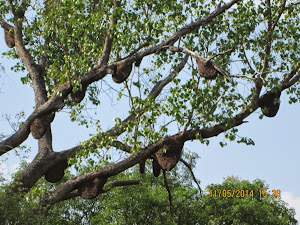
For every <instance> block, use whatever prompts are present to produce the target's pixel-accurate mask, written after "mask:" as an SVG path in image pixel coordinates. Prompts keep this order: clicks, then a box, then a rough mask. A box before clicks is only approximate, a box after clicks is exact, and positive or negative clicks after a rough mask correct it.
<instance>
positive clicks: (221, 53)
mask: <svg viewBox="0 0 300 225" xmlns="http://www.w3.org/2000/svg"><path fill="white" fill-rule="evenodd" d="M232 50H233V49H228V50H226V51H224V52H220V53H218V54H215V55H213V56H212V57H210V58H209V59H208V60H207V61H211V60H213V59H214V58H216V57H218V56H220V55H225V54H227V53H229V52H232Z"/></svg>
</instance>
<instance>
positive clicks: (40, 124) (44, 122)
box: [30, 113, 54, 139]
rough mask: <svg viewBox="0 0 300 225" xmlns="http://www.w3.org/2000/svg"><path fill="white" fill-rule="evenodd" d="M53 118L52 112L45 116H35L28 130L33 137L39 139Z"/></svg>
mask: <svg viewBox="0 0 300 225" xmlns="http://www.w3.org/2000/svg"><path fill="white" fill-rule="evenodd" d="M53 119H54V113H53V114H51V115H47V116H41V117H38V118H36V119H35V120H34V121H33V122H32V123H31V125H30V132H31V134H32V136H33V137H34V138H35V139H41V138H42V137H43V136H44V134H45V133H46V130H47V129H48V127H49V125H50V123H51V122H52V121H53Z"/></svg>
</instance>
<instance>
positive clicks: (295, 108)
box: [0, 32, 300, 220]
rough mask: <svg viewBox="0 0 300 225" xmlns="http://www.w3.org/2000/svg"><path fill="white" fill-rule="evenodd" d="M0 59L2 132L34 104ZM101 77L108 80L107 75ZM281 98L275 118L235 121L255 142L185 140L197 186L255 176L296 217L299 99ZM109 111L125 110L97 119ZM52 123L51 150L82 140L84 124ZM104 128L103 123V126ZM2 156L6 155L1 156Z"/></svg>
mask: <svg viewBox="0 0 300 225" xmlns="http://www.w3.org/2000/svg"><path fill="white" fill-rule="evenodd" d="M0 46H1V49H0V52H2V51H3V50H5V49H4V48H3V46H4V37H3V32H0ZM0 63H1V64H2V65H3V66H5V68H6V71H5V72H2V71H1V72H0V102H1V109H0V128H1V129H0V133H1V132H3V133H7V132H8V131H10V127H9V125H8V123H7V121H6V119H5V118H4V117H2V116H3V115H4V114H8V115H11V117H12V118H14V116H15V114H16V113H18V112H20V111H22V110H24V111H25V113H26V115H27V116H28V115H30V113H31V112H32V110H33V106H34V102H33V101H34V96H33V90H32V89H31V87H29V86H24V85H22V84H21V82H20V77H21V74H16V73H14V72H12V71H10V67H11V66H12V64H11V62H10V61H8V60H7V59H3V58H1V59H0ZM106 79H111V77H110V75H109V76H108V77H107V78H106ZM105 97H106V96H105V95H102V96H101V101H102V106H101V107H102V109H105V105H109V103H108V102H107V101H103V100H104V98H105ZM281 102H282V103H281V107H280V110H279V112H278V114H277V116H276V117H275V118H266V117H265V118H264V119H263V120H259V119H258V116H259V114H258V113H254V114H253V115H252V116H250V117H249V118H247V121H249V122H248V123H246V124H243V125H242V126H240V129H239V130H240V132H239V135H241V136H247V137H250V138H252V139H253V140H254V141H255V143H256V145H255V146H246V145H244V144H237V143H236V142H231V143H228V145H227V146H226V147H224V148H221V147H220V145H219V142H220V141H222V140H223V136H222V134H221V135H220V136H218V137H216V138H212V139H210V140H211V144H210V146H206V145H202V144H201V143H200V142H199V141H194V142H188V143H185V146H184V147H185V148H187V149H189V150H191V151H194V152H196V153H198V154H199V156H200V157H201V158H200V159H199V160H198V163H197V167H196V169H195V173H196V176H197V178H199V179H200V180H201V181H202V183H201V187H202V188H204V187H205V186H206V185H208V184H211V183H221V182H222V181H223V178H225V177H227V176H232V175H234V176H238V177H240V178H242V179H246V180H250V181H253V180H254V179H257V178H259V179H262V180H265V181H266V183H267V184H270V189H269V190H273V189H275V190H281V192H282V196H283V200H285V201H287V202H288V203H289V205H290V206H291V207H294V208H295V209H296V212H297V219H298V220H300V179H299V177H298V176H299V172H300V163H299V158H300V151H299V145H300V117H299V115H300V104H299V103H297V104H293V105H289V104H288V103H287V102H288V98H287V96H286V95H282V97H281ZM120 113H121V115H120ZM114 116H115V117H118V116H119V117H124V116H126V112H120V109H118V108H114V107H110V111H106V114H105V113H104V114H102V115H101V117H103V120H109V121H110V122H109V121H108V122H107V124H112V118H113V117H114ZM52 125H53V126H52V129H53V140H54V149H55V150H64V149H67V148H70V147H73V146H75V145H76V144H78V143H79V141H83V140H86V139H88V138H89V134H90V133H91V131H89V130H87V129H85V128H84V127H78V126H77V125H76V124H73V123H71V122H70V120H69V119H68V116H67V114H66V113H63V112H61V113H59V114H57V116H56V118H55V121H54V122H53V124H52ZM106 126H107V127H106ZM104 128H109V126H108V125H105V126H104ZM25 144H26V145H28V146H31V147H32V152H31V153H30V154H29V156H30V158H31V159H32V157H33V156H34V155H35V154H36V152H37V149H36V148H37V141H36V140H34V139H33V138H32V137H31V136H30V137H29V139H28V140H27V141H26V142H25ZM6 158H9V159H8V160H5V159H6ZM18 164H19V157H17V156H15V154H14V153H13V151H12V152H11V153H9V154H6V155H4V156H2V157H0V174H1V173H3V174H4V175H5V177H9V176H10V174H11V173H12V172H13V171H14V169H15V168H16V166H17V165H18Z"/></svg>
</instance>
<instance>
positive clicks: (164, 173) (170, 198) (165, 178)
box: [163, 170, 173, 215]
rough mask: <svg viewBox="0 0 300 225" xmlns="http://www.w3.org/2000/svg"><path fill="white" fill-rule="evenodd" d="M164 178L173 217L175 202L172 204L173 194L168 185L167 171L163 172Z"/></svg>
mask: <svg viewBox="0 0 300 225" xmlns="http://www.w3.org/2000/svg"><path fill="white" fill-rule="evenodd" d="M163 176H164V184H165V188H166V190H167V192H168V196H169V203H170V214H171V215H173V202H172V194H171V190H170V187H169V184H168V179H167V176H166V171H165V170H163Z"/></svg>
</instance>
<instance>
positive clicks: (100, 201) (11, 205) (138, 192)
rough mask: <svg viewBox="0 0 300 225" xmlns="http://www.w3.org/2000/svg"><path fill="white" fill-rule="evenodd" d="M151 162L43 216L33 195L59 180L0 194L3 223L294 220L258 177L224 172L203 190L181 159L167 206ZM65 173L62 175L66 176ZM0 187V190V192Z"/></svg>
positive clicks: (170, 176)
mask: <svg viewBox="0 0 300 225" xmlns="http://www.w3.org/2000/svg"><path fill="white" fill-rule="evenodd" d="M151 167H152V166H151V165H150V163H147V165H146V171H147V172H146V173H145V174H140V173H139V168H138V167H137V166H136V167H134V168H133V170H130V171H128V172H126V173H123V174H119V175H117V176H115V177H114V178H113V179H111V180H110V182H113V181H115V180H114V179H116V180H128V179H141V180H143V181H142V182H141V183H140V184H139V185H134V186H127V187H120V188H113V189H111V190H110V191H108V190H109V189H110V188H111V187H108V186H107V187H106V188H105V190H106V191H107V192H106V193H104V194H102V195H99V196H98V197H97V198H95V199H91V200H90V201H86V200H84V199H82V198H73V199H69V200H67V201H63V202H60V203H58V204H55V205H54V206H53V207H52V208H51V210H50V211H49V212H48V213H49V214H48V215H47V218H45V217H44V216H39V215H38V214H35V215H34V217H33V216H32V215H31V211H32V210H36V209H37V207H38V201H37V200H38V199H39V198H42V197H44V196H46V195H48V194H50V193H51V191H52V190H55V189H56V188H57V187H58V186H59V185H60V184H61V183H63V182H64V181H65V180H63V182H60V183H59V184H50V183H48V182H47V181H46V180H45V179H41V180H39V182H38V183H37V184H36V185H35V186H34V187H33V188H32V189H31V190H30V191H29V192H28V193H27V195H26V199H24V198H23V197H22V196H20V195H17V194H15V195H13V196H10V197H7V196H6V198H4V199H5V201H4V202H2V203H1V204H0V209H1V212H3V213H2V214H1V216H0V221H1V223H2V224H28V223H31V224H32V223H37V224H41V223H42V224H245V225H246V224H249V225H253V224H270V225H271V224H272V225H273V224H274V225H276V224H296V223H297V221H296V220H295V218H294V216H295V212H294V210H293V209H290V208H288V206H287V204H286V203H284V202H283V201H282V200H281V199H280V197H276V198H273V197H270V196H268V197H263V196H260V194H259V191H260V190H268V186H267V185H266V184H265V183H264V182H263V181H261V180H255V181H253V182H252V183H251V182H249V181H247V180H240V179H238V178H235V177H228V178H227V179H226V180H224V182H223V183H222V184H211V185H209V186H207V188H206V192H205V193H204V194H203V195H202V194H201V193H200V192H199V189H197V188H195V187H194V186H193V184H192V182H191V180H192V178H191V175H190V172H189V170H188V169H186V167H185V166H184V164H180V166H177V167H176V168H175V169H174V170H172V171H171V172H168V173H167V178H168V188H169V190H170V191H171V193H172V205H171V207H172V209H171V213H170V205H169V203H168V199H169V195H168V191H167V189H166V186H165V182H164V179H163V177H162V176H160V177H159V178H158V179H156V178H155V177H154V176H153V175H152V174H151V170H152V168H151ZM70 178H71V176H70V174H68V175H66V178H64V179H70ZM209 190H216V191H217V193H218V191H219V190H222V191H223V190H231V191H233V190H235V191H236V190H244V191H246V190H248V191H249V193H250V192H251V191H253V193H254V195H253V196H250V195H249V196H248V197H246V196H244V197H243V198H241V197H225V198H224V197H214V196H213V197H211V195H210V191H209ZM2 194H3V192H2V191H0V195H2Z"/></svg>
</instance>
